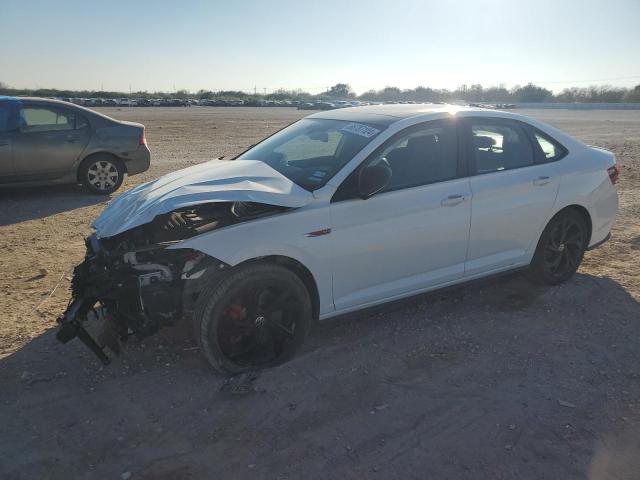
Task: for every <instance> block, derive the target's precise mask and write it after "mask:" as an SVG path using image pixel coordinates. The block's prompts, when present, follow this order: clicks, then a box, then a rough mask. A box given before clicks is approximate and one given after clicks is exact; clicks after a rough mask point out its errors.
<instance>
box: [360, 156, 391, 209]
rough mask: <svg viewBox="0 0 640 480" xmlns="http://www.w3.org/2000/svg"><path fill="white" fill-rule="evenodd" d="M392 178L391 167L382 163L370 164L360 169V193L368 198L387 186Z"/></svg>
mask: <svg viewBox="0 0 640 480" xmlns="http://www.w3.org/2000/svg"><path fill="white" fill-rule="evenodd" d="M390 179H391V168H389V166H388V165H386V164H384V163H382V164H379V165H370V166H368V167H366V168H364V169H362V170H361V171H360V176H359V178H358V193H359V194H360V198H362V199H363V200H366V199H367V198H369V197H371V196H373V195H375V194H376V193H378V192H379V191H380V190H382V189H383V188H384V187H386V186H387V184H388V183H389V180H390Z"/></svg>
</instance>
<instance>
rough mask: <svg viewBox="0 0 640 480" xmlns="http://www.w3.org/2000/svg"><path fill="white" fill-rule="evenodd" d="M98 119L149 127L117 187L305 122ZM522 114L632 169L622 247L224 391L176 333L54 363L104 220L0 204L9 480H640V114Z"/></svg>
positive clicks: (158, 111) (41, 206)
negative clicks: (553, 283)
mask: <svg viewBox="0 0 640 480" xmlns="http://www.w3.org/2000/svg"><path fill="white" fill-rule="evenodd" d="M104 111H105V113H107V114H109V115H112V116H114V117H116V118H120V119H124V120H135V121H140V122H142V123H144V124H145V125H146V126H147V139H148V142H149V145H150V147H151V149H152V152H153V165H152V168H151V170H150V171H149V172H147V173H146V174H144V175H141V176H138V177H133V178H130V179H129V180H128V181H127V183H126V188H129V187H131V186H133V185H135V184H137V183H139V182H141V181H145V180H147V179H150V178H154V177H157V176H158V175H161V174H163V173H165V172H168V171H171V170H175V169H176V168H180V167H183V166H186V165H190V164H193V163H198V162H202V161H205V160H208V159H211V158H214V157H217V156H220V155H231V154H233V153H237V152H238V151H240V150H242V149H243V148H244V147H245V146H247V145H249V144H251V143H254V141H256V140H258V139H260V138H261V137H263V136H265V135H266V134H268V133H270V132H273V131H274V130H276V129H278V128H280V127H281V126H284V125H285V124H287V123H290V122H291V121H293V120H295V119H297V118H299V117H300V116H302V113H301V112H297V111H295V110H292V109H275V108H274V109H250V108H190V109H183V108H176V109H170V108H168V109H164V108H132V109H122V110H119V109H105V110H104ZM523 113H525V114H530V115H533V116H535V117H537V118H541V119H543V120H545V121H548V122H549V123H551V124H553V125H555V126H558V127H560V128H562V129H564V130H566V131H568V132H569V133H572V134H574V135H575V136H577V137H578V138H580V139H582V140H583V141H585V142H587V143H589V144H595V145H600V146H604V147H606V148H609V149H611V150H612V151H614V152H615V153H616V155H617V157H618V161H619V162H620V164H621V165H622V180H621V184H620V213H619V217H618V222H617V225H616V227H615V229H614V232H613V238H612V240H611V241H610V242H608V243H607V244H606V245H604V246H603V247H601V248H600V249H598V250H595V251H592V252H589V253H587V255H586V258H585V262H584V264H583V266H582V267H581V268H580V271H579V274H578V275H576V277H575V278H574V279H572V280H571V281H570V282H568V283H566V284H565V285H562V286H560V287H556V288H542V287H534V286H532V285H530V284H529V283H527V282H526V281H525V280H523V279H522V278H521V277H520V276H517V275H515V276H510V277H507V278H503V279H500V280H494V281H490V282H485V283H484V284H480V285H478V284H475V285H470V286H465V287H461V288H458V289H455V290H451V291H448V292H446V293H437V294H431V295H423V296H420V297H417V298H414V299H411V300H406V301H403V302H396V303H394V304H392V305H389V306H385V307H383V308H379V309H376V310H373V311H367V312H364V313H360V314H358V315H353V316H350V317H348V318H342V319H339V320H336V321H331V322H329V323H326V324H322V325H320V326H318V327H317V328H315V330H314V331H313V332H312V334H311V336H310V338H309V341H308V342H307V345H306V347H305V348H304V350H303V351H302V352H301V353H300V354H299V355H298V356H297V358H295V359H294V360H293V361H291V362H290V363H288V364H286V365H283V366H281V367H278V368H275V369H271V370H268V371H263V372H261V373H259V374H258V375H255V376H250V377H249V376H245V377H241V378H237V379H234V380H232V381H230V382H229V381H225V380H224V379H223V378H221V377H220V376H217V375H216V374H215V373H213V371H212V370H211V369H210V367H209V366H208V365H207V364H206V363H205V361H204V360H203V359H202V358H201V356H200V354H199V352H198V351H197V350H196V349H195V347H194V345H193V343H192V342H191V340H190V339H189V336H188V333H187V331H186V329H185V328H183V327H182V326H177V327H175V328H173V329H170V330H165V331H164V332H163V333H162V334H161V335H159V336H156V337H153V338H151V339H149V340H147V341H145V342H144V343H142V344H139V343H137V342H132V343H130V344H129V346H128V348H127V351H126V353H125V355H123V356H121V357H120V358H117V359H115V360H114V362H113V363H112V365H111V366H109V367H107V368H102V367H101V366H100V365H99V363H98V362H97V360H96V359H95V358H94V357H93V356H92V355H91V354H90V353H89V352H88V351H87V350H86V349H85V348H84V347H83V346H82V345H81V344H80V343H79V342H78V341H73V342H71V343H70V344H68V345H66V346H62V345H59V344H58V343H56V341H55V339H54V326H55V317H56V316H57V314H58V313H60V312H61V311H62V310H63V309H64V307H65V305H66V302H67V301H68V295H69V294H68V285H69V281H68V275H69V271H70V269H71V268H72V266H73V265H75V264H76V263H77V262H79V261H80V259H81V257H82V255H83V253H84V245H83V237H84V236H85V235H86V234H87V233H88V232H89V224H90V222H91V220H92V219H93V218H94V217H95V216H96V215H97V214H98V213H99V212H100V210H101V209H102V208H103V207H104V203H105V200H104V199H100V198H98V197H95V196H92V195H88V194H86V193H84V192H83V191H82V190H81V189H79V188H75V187H73V188H72V187H62V188H60V187H57V188H38V189H23V190H12V191H2V192H0V252H1V253H0V274H1V276H0V292H1V293H0V311H1V312H2V313H3V318H2V322H0V478H3V479H4V478H7V479H34V478H38V479H47V478H52V479H68V478H81V479H85V478H99V479H107V478H114V479H117V478H128V477H129V475H130V476H131V478H132V479H154V480H155V479H172V480H173V479H196V478H273V479H284V478H292V479H295V478H323V479H324V478H348V479H351V478H353V479H356V478H403V479H406V478H438V479H446V478H456V479H457V478H469V479H481V478H487V479H507V478H509V479H511V478H525V479H539V478H554V479H555V478H558V479H560V478H562V479H569V478H588V479H592V480H601V479H614V478H615V479H637V478H640V383H639V379H640V362H639V360H640V345H639V344H638V342H639V341H638V339H639V334H640V324H639V320H640V305H639V304H638V301H639V300H640V282H639V274H640V220H639V218H640V217H639V216H640V195H639V194H638V188H639V187H640V173H639V172H640V111H635V112H633V111H619V112H618V111H585V112H569V111H542V110H540V111H528V112H523ZM58 283H59V287H58V288H57V289H56V290H55V292H54V293H53V294H51V292H52V290H54V287H55V286H56V285H57V284H58Z"/></svg>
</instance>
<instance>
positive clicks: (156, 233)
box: [57, 202, 288, 365]
mask: <svg viewBox="0 0 640 480" xmlns="http://www.w3.org/2000/svg"><path fill="white" fill-rule="evenodd" d="M285 210H288V208H287V207H279V206H273V205H265V204H258V203H250V202H224V203H205V204H200V205H194V206H189V207H186V208H182V209H179V210H176V211H173V212H169V213H166V214H162V215H158V216H157V217H156V218H154V220H153V221H152V222H150V223H147V224H144V225H140V226H138V227H135V228H133V229H131V230H128V231H125V232H123V233H120V234H118V235H115V236H113V237H107V238H102V239H99V238H98V237H97V236H96V235H95V234H94V235H91V236H89V237H88V238H87V239H86V247H87V252H86V255H85V258H84V260H83V262H82V263H80V264H79V265H78V266H76V267H75V269H74V272H73V279H72V282H71V288H72V299H71V302H70V303H69V306H68V307H67V309H66V311H65V312H64V313H63V314H62V315H60V317H59V318H58V323H59V324H60V329H59V330H58V333H57V338H58V340H60V341H61V342H63V343H66V342H68V341H69V340H71V339H73V338H75V337H78V338H79V339H80V340H81V341H82V342H83V343H85V344H86V345H87V346H88V347H89V348H90V349H91V350H92V351H93V352H94V353H95V354H96V355H97V356H98V358H99V359H100V360H101V361H102V362H103V363H104V364H105V365H106V364H108V363H109V357H108V356H107V355H106V354H105V353H104V351H103V348H104V347H105V346H108V347H109V348H110V349H111V350H112V351H114V352H115V353H118V352H119V342H120V341H124V340H126V339H127V338H128V337H129V336H131V335H135V336H136V337H137V338H139V339H142V338H145V337H148V336H149V335H152V334H153V333H155V332H157V331H158V330H159V329H160V328H162V327H163V326H167V325H171V324H173V323H174V322H175V321H177V320H178V319H180V318H181V317H182V316H183V314H184V312H185V311H189V308H190V306H189V305H185V298H186V299H187V300H186V301H187V302H189V299H190V298H192V297H191V296H189V295H187V296H185V292H187V291H188V292H190V294H192V293H193V292H194V291H197V287H195V286H194V284H197V283H198V280H199V279H200V278H201V277H202V276H203V275H204V273H205V272H206V271H207V270H209V269H212V268H214V269H216V270H218V271H221V270H224V269H225V268H228V267H229V266H228V265H226V264H224V263H223V262H220V261H219V260H217V259H214V258H212V257H209V256H207V255H205V254H203V253H201V252H198V251H195V250H191V249H167V248H166V247H168V246H170V245H174V244H176V243H179V242H180V241H182V240H184V239H187V238H191V237H194V236H197V235H202V234H204V233H207V232H210V231H213V230H215V229H218V228H222V227H226V226H230V225H233V224H235V223H239V222H245V221H249V220H252V219H256V218H261V217H264V216H268V215H274V214H277V213H280V212H283V211H285ZM187 284H190V285H187ZM92 315H95V317H98V318H100V319H101V320H102V321H103V325H102V332H101V333H100V335H99V336H98V338H97V339H94V338H92V337H91V336H90V335H89V333H88V332H87V331H86V330H85V328H84V326H83V324H84V323H85V321H86V320H87V319H88V317H90V316H92Z"/></svg>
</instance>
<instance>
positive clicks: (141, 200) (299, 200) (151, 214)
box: [93, 160, 313, 237]
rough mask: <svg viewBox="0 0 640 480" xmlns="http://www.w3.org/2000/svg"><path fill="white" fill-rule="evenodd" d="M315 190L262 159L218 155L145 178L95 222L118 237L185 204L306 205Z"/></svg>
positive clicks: (103, 231)
mask: <svg viewBox="0 0 640 480" xmlns="http://www.w3.org/2000/svg"><path fill="white" fill-rule="evenodd" d="M312 200H313V194H312V193H311V192H308V191H307V190H305V189H303V188H302V187H300V186H298V185H296V184H295V183H293V182H292V181H291V180H289V179H288V178H287V177H285V176H284V175H282V174H280V173H278V172H277V171H276V170H274V169H273V168H271V167H270V166H269V165H267V164H266V163H264V162H260V161H258V160H238V161H230V160H212V161H210V162H205V163H201V164H198V165H194V166H193V167H189V168H185V169H183V170H178V171H175V172H172V173H169V174H168V175H165V176H163V177H160V178H159V179H157V180H154V181H152V182H148V183H143V184H142V185H138V186H137V187H135V188H132V189H131V190H129V191H127V192H125V193H123V194H121V195H119V196H118V197H117V198H115V199H114V200H112V201H111V202H110V203H109V205H107V208H105V209H104V211H103V212H102V214H100V216H99V217H98V218H96V220H95V221H94V222H93V228H95V230H96V234H97V235H98V237H112V236H114V235H117V234H119V233H122V232H124V231H127V230H129V229H131V228H134V227H137V226H138V225H143V224H145V223H148V222H150V221H152V220H153V219H154V218H155V217H156V216H157V215H160V214H163V213H168V212H171V211H173V210H176V209H178V208H181V207H186V206H189V205H197V204H200V203H210V202H256V203H264V204H268V205H277V206H281V207H302V206H303V205H306V204H308V203H310V202H311V201H312Z"/></svg>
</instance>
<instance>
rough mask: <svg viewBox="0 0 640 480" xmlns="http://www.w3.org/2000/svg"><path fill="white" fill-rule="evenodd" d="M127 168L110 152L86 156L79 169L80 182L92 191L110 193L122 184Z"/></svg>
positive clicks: (100, 193) (102, 193)
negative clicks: (109, 153)
mask: <svg viewBox="0 0 640 480" xmlns="http://www.w3.org/2000/svg"><path fill="white" fill-rule="evenodd" d="M124 174H125V168H124V165H123V164H122V162H121V161H120V160H118V159H117V158H115V157H114V156H112V155H108V154H96V155H91V156H90V157H88V158H85V159H84V161H83V162H82V164H81V165H80V169H79V175H78V176H79V179H80V182H81V183H82V184H83V185H84V186H85V187H86V188H87V189H88V190H90V191H91V192H93V193H96V194H98V195H109V194H111V193H113V192H115V191H116V190H118V188H120V185H122V182H123V180H124Z"/></svg>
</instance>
